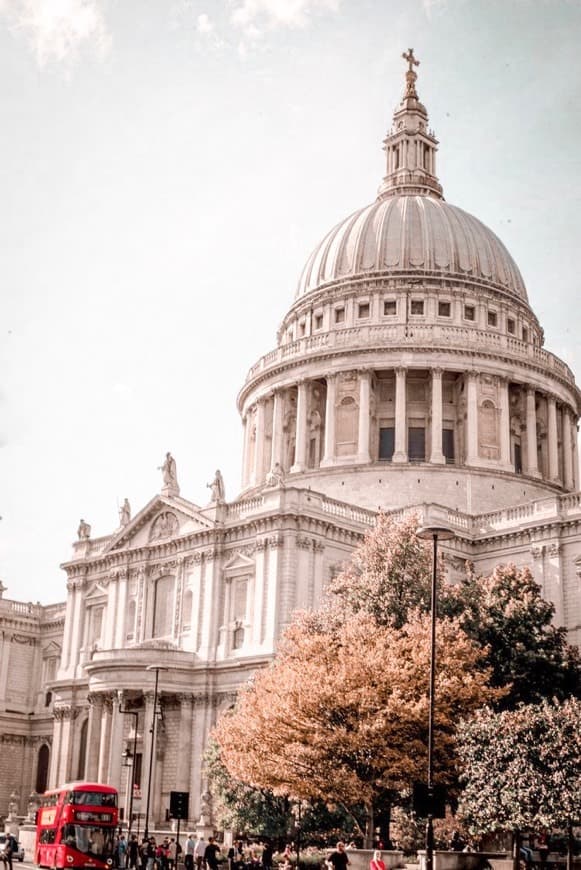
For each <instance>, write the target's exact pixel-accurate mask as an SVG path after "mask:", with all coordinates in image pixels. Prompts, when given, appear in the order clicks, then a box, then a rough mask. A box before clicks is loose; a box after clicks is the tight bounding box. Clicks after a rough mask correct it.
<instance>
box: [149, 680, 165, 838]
mask: <svg viewBox="0 0 581 870" xmlns="http://www.w3.org/2000/svg"><path fill="white" fill-rule="evenodd" d="M145 670H146V671H155V687H154V690H153V715H152V717H151V727H150V729H149V733H150V735H151V744H150V747H149V775H148V777H147V798H146V801H145V831H144V837H145V839H147V838H148V837H149V806H150V801H151V778H152V775H153V758H154V755H155V743H156V736H157V728H156V725H157V690H158V686H159V672H160V671H167V670H169V668H164V667H162V666H161V665H148V666H147V667H146V669H145Z"/></svg>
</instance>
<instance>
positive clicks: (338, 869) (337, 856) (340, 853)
mask: <svg viewBox="0 0 581 870" xmlns="http://www.w3.org/2000/svg"><path fill="white" fill-rule="evenodd" d="M328 860H329V863H330V864H331V866H332V867H333V870H347V867H348V866H349V864H350V863H351V861H350V860H349V855H348V854H347V852H346V851H345V843H343V842H342V841H341V840H339V842H338V843H337V848H336V849H335V851H334V852H331V854H330V855H329V859H328Z"/></svg>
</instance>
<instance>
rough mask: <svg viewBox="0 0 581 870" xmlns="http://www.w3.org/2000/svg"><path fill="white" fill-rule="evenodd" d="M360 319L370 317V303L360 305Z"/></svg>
mask: <svg viewBox="0 0 581 870" xmlns="http://www.w3.org/2000/svg"><path fill="white" fill-rule="evenodd" d="M359 317H369V302H360V303H359Z"/></svg>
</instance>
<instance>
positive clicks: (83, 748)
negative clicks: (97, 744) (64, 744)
mask: <svg viewBox="0 0 581 870" xmlns="http://www.w3.org/2000/svg"><path fill="white" fill-rule="evenodd" d="M88 730H89V720H88V719H85V721H84V722H83V724H82V725H81V734H80V737H79V763H78V765H77V779H84V777H85V762H86V760H87V732H88Z"/></svg>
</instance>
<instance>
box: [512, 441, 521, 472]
mask: <svg viewBox="0 0 581 870" xmlns="http://www.w3.org/2000/svg"><path fill="white" fill-rule="evenodd" d="M514 470H515V471H516V473H517V474H522V453H521V447H520V444H515V445H514Z"/></svg>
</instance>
